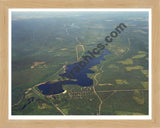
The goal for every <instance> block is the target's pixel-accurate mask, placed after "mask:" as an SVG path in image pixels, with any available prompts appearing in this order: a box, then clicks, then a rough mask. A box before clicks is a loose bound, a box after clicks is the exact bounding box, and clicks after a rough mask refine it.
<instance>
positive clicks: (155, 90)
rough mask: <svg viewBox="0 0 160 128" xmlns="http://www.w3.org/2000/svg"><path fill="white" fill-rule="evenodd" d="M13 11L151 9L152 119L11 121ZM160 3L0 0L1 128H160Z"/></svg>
mask: <svg viewBox="0 0 160 128" xmlns="http://www.w3.org/2000/svg"><path fill="white" fill-rule="evenodd" d="M9 8H151V9H152V94H153V95H152V120H93V121H92V120H58V121H57V120H45V121H44V120H8V9H9ZM159 35H160V1H159V0H114V1H113V0H0V128H44V127H45V128H54V127H55V128H82V127H83V128H97V127H98V128H99V127H100V128H125V127H126V128H128V127H130V128H160V66H159V65H160V50H159V47H160V44H159V43H160V36H159Z"/></svg>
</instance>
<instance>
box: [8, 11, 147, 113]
mask: <svg viewBox="0 0 160 128" xmlns="http://www.w3.org/2000/svg"><path fill="white" fill-rule="evenodd" d="M10 31H11V45H10V46H11V85H10V86H11V108H10V109H11V115H13V116H14V115H17V116H18V115H24V116H25V115H27V116H28V115H30V116H32V115H53V116H54V115H90V116H92V115H96V116H98V115H99V116H100V115H106V116H108V115H114V116H116V115H149V76H150V75H149V60H150V58H149V54H150V52H149V12H148V11H105V10H104V11H96V10H95V11H89V10H88V11H81V10H79V11H78V10H76V11H74V10H71V11H65V10H64V11H63V10H60V11H56V10H48V11H43V10H42V11H40V10H39V11H34V10H33V11H27V10H26V11H21V10H19V11H14V10H13V11H11V30H10Z"/></svg>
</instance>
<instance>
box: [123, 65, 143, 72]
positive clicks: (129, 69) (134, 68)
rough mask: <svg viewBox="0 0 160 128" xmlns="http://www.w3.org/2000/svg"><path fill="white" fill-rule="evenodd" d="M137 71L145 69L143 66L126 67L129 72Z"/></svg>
mask: <svg viewBox="0 0 160 128" xmlns="http://www.w3.org/2000/svg"><path fill="white" fill-rule="evenodd" d="M136 69H143V67H142V66H134V67H126V70H127V71H131V70H136Z"/></svg>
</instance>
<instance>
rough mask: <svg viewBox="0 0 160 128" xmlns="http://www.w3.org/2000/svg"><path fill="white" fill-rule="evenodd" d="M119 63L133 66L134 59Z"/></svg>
mask: <svg viewBox="0 0 160 128" xmlns="http://www.w3.org/2000/svg"><path fill="white" fill-rule="evenodd" d="M117 63H121V64H133V60H132V59H126V60H124V61H118V62H117Z"/></svg>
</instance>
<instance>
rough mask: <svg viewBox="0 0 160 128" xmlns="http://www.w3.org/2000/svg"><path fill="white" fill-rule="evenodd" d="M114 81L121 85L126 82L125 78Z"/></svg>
mask: <svg viewBox="0 0 160 128" xmlns="http://www.w3.org/2000/svg"><path fill="white" fill-rule="evenodd" d="M116 83H117V84H120V85H122V84H128V82H127V80H116Z"/></svg>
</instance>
